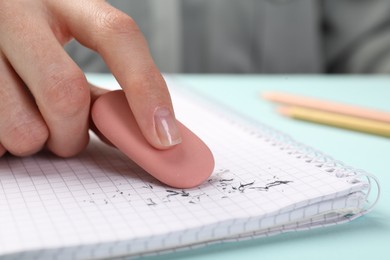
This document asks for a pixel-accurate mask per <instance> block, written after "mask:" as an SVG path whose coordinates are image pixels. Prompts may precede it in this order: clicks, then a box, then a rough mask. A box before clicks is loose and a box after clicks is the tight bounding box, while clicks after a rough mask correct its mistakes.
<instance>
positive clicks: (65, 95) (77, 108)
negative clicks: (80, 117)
mask: <svg viewBox="0 0 390 260" xmlns="http://www.w3.org/2000/svg"><path fill="white" fill-rule="evenodd" d="M45 85H46V86H44V93H43V102H44V103H45V104H43V105H44V106H47V107H48V108H49V109H50V111H51V112H52V113H54V114H58V115H61V116H62V117H72V116H74V115H76V114H78V113H80V112H81V111H84V110H85V109H87V108H89V103H90V93H89V89H88V86H87V81H86V79H85V76H84V75H83V73H81V72H76V73H71V74H70V76H69V75H68V74H67V75H64V74H61V73H60V74H55V73H54V74H52V76H50V77H49V78H48V79H47V81H46V83H45Z"/></svg>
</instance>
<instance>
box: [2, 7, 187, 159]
mask: <svg viewBox="0 0 390 260" xmlns="http://www.w3.org/2000/svg"><path fill="white" fill-rule="evenodd" d="M72 38H75V39H76V40H78V41H79V42H80V43H81V44H83V45H84V46H86V47H88V48H90V49H92V50H94V51H96V52H98V53H99V54H100V55H101V56H102V57H103V59H104V61H105V62H106V64H107V66H108V67H109V68H110V70H111V71H112V73H113V74H114V76H115V77H116V79H117V80H118V82H119V84H120V85H121V87H122V88H123V90H124V91H125V93H126V96H127V100H128V103H129V105H130V107H131V109H132V111H133V113H134V116H135V118H136V120H137V123H138V125H139V127H140V129H141V131H142V133H143V135H144V136H145V138H146V139H147V140H148V142H149V143H150V144H151V145H153V146H154V147H156V148H158V149H166V148H169V147H170V146H172V145H175V144H177V143H179V142H180V141H181V139H180V133H179V132H178V130H177V126H176V121H175V119H174V112H173V108H172V104H171V99H170V95H169V92H168V90H167V87H166V84H165V82H164V79H163V78H162V76H161V74H160V72H159V70H158V69H157V67H156V65H155V64H154V62H153V60H152V58H151V56H150V53H149V50H148V47H147V43H146V41H145V39H144V37H143V35H142V33H141V31H140V30H139V28H138V26H137V25H136V23H135V22H134V21H133V20H132V19H131V18H130V17H129V16H127V15H126V14H124V13H122V12H121V11H119V10H117V9H115V8H114V7H112V6H111V5H109V4H108V3H106V2H105V1H101V0H66V1H58V0H12V1H9V0H0V156H1V155H2V154H4V153H5V152H6V151H9V152H10V153H12V154H14V155H17V156H27V155H31V154H33V153H35V152H37V151H39V150H41V149H42V148H43V147H47V148H48V149H49V150H51V151H52V152H53V153H55V154H57V155H59V156H62V157H68V156H73V155H75V154H77V153H79V152H80V151H82V150H83V149H84V148H85V146H86V145H87V143H88V139H89V138H88V129H89V112H90V105H91V104H90V103H91V97H92V96H94V98H96V96H97V95H99V94H100V93H102V91H100V90H98V89H96V88H95V87H93V86H91V85H90V84H89V83H88V82H87V80H86V78H85V76H84V74H83V72H82V70H81V69H80V68H79V67H78V66H77V65H76V64H75V63H74V62H73V60H72V59H71V58H70V57H69V56H68V55H67V53H66V52H65V51H64V49H63V46H64V45H65V44H66V43H67V42H68V41H70V40H71V39H72ZM91 92H92V93H93V95H91Z"/></svg>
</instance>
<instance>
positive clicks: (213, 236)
mask: <svg viewBox="0 0 390 260" xmlns="http://www.w3.org/2000/svg"><path fill="white" fill-rule="evenodd" d="M192 102H195V103H192ZM174 104H175V109H176V113H177V117H178V118H179V119H180V120H181V121H182V122H184V123H185V124H187V126H188V127H189V128H190V129H192V130H193V131H194V132H195V133H197V134H198V135H199V136H200V137H201V138H202V139H203V140H204V141H205V142H206V143H207V144H208V145H209V147H210V148H211V150H212V151H213V154H214V156H215V159H216V168H215V171H214V173H213V175H212V176H211V177H210V179H209V180H208V181H206V182H205V183H204V184H202V185H201V186H199V187H197V188H194V189H188V190H180V189H173V188H170V187H167V186H165V185H163V184H161V183H159V182H158V181H156V180H155V179H153V178H152V177H151V176H149V175H148V174H147V173H145V172H144V171H143V170H142V169H140V168H139V167H138V166H137V165H135V164H134V163H133V162H131V161H130V160H128V159H127V158H126V157H125V156H123V155H122V154H121V153H120V152H118V151H117V150H116V149H114V148H111V147H108V146H106V145H104V144H102V143H101V142H99V141H97V140H96V139H95V138H93V140H92V141H91V143H90V145H89V146H88V148H87V150H86V151H85V152H83V153H82V154H81V155H80V156H77V157H75V158H70V159H61V158H57V157H55V156H52V155H50V154H45V153H40V154H38V155H36V156H32V157H28V158H15V157H11V156H6V157H4V158H2V159H1V160H0V220H1V221H0V230H1V232H0V255H7V254H9V255H10V256H15V255H17V254H18V253H22V254H23V253H25V252H27V253H26V254H24V255H23V256H26V255H28V256H32V255H36V256H38V257H43V256H45V254H54V255H58V256H62V257H66V256H72V257H108V256H114V255H121V254H137V253H143V252H150V251H154V250H162V249H166V248H175V247H180V246H185V245H190V244H197V243H202V242H204V241H213V240H219V239H224V238H227V237H234V236H238V235H240V234H242V233H250V232H256V231H259V230H264V229H267V228H270V227H272V226H275V225H280V224H282V223H290V222H291V221H296V220H298V219H301V218H309V217H310V216H316V215H318V214H319V213H321V212H328V211H330V210H337V209H342V208H344V207H346V206H348V207H352V208H355V207H359V206H360V204H361V203H362V198H363V197H364V196H361V197H359V196H355V197H356V198H357V199H350V197H351V196H350V195H351V194H354V195H356V194H359V191H360V190H362V189H364V188H365V187H366V184H365V183H361V182H357V183H349V182H347V181H346V179H343V178H335V177H334V175H333V174H331V173H329V174H328V173H325V172H324V171H323V170H321V169H320V168H318V167H316V166H315V165H314V164H310V163H306V162H305V161H304V160H301V159H297V158H295V157H294V156H291V155H290V154H288V153H286V152H283V151H281V150H280V148H279V147H278V146H273V145H271V144H270V142H268V141H267V140H266V139H264V138H259V137H258V136H257V134H256V133H252V132H251V131H248V130H246V128H245V126H243V125H242V124H241V123H239V124H237V123H236V122H233V121H231V120H229V119H228V118H226V117H221V116H220V115H218V114H214V113H212V112H213V111H211V110H210V108H209V107H206V106H203V104H199V103H198V101H197V99H193V98H192V97H189V98H188V97H186V96H185V95H184V96H183V95H182V94H180V92H177V93H176V92H175V93H174ZM336 197H341V198H343V199H341V200H340V202H339V203H335V202H334V201H333V199H334V198H336ZM316 203H318V204H316ZM308 205H315V206H314V207H312V208H311V207H310V206H309V207H308ZM57 249H61V250H57ZM12 254H14V255H12Z"/></svg>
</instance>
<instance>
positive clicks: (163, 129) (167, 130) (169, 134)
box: [154, 107, 181, 146]
mask: <svg viewBox="0 0 390 260" xmlns="http://www.w3.org/2000/svg"><path fill="white" fill-rule="evenodd" d="M154 123H155V126H156V132H157V135H158V138H159V139H160V143H161V144H162V145H163V146H172V145H175V144H179V143H181V136H180V132H179V129H178V127H177V125H176V120H175V118H174V117H173V115H172V113H171V112H170V110H169V109H168V108H166V107H158V108H157V109H156V111H155V112H154Z"/></svg>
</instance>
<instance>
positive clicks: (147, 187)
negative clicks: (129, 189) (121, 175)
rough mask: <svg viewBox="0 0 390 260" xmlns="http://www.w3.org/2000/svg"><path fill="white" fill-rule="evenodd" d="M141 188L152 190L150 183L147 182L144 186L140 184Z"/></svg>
mask: <svg viewBox="0 0 390 260" xmlns="http://www.w3.org/2000/svg"><path fill="white" fill-rule="evenodd" d="M142 188H144V189H150V190H153V186H152V185H151V184H149V183H148V184H146V185H144V186H142Z"/></svg>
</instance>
